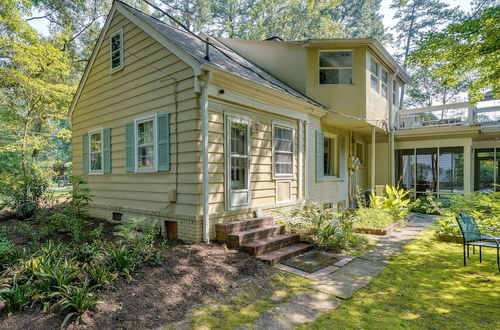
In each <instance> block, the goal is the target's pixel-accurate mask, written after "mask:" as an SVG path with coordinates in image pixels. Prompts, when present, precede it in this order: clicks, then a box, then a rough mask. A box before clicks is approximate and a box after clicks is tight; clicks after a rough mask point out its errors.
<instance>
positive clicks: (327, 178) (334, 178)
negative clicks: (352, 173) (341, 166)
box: [325, 176, 345, 182]
mask: <svg viewBox="0 0 500 330" xmlns="http://www.w3.org/2000/svg"><path fill="white" fill-rule="evenodd" d="M325 181H329V182H344V181H345V180H342V179H341V178H339V177H338V176H325Z"/></svg>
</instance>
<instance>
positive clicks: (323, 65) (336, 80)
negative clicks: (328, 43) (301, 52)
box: [319, 51, 352, 85]
mask: <svg viewBox="0 0 500 330" xmlns="http://www.w3.org/2000/svg"><path fill="white" fill-rule="evenodd" d="M319 83H320V85H350V84H352V51H320V52H319Z"/></svg>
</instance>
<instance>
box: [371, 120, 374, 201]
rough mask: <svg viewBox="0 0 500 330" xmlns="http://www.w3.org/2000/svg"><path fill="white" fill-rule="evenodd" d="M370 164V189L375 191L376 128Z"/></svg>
mask: <svg viewBox="0 0 500 330" xmlns="http://www.w3.org/2000/svg"><path fill="white" fill-rule="evenodd" d="M370 162H371V164H370V165H371V166H370V188H371V190H372V191H375V126H372V151H371V157H370Z"/></svg>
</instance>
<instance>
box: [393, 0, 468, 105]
mask: <svg viewBox="0 0 500 330" xmlns="http://www.w3.org/2000/svg"><path fill="white" fill-rule="evenodd" d="M390 8H392V9H395V10H396V12H395V14H394V19H396V20H397V22H396V24H395V26H394V31H395V38H394V41H393V45H392V46H393V48H394V49H396V53H395V56H396V58H397V59H398V60H399V61H400V62H401V63H402V65H403V68H404V69H407V70H408V71H409V73H410V75H412V73H414V72H418V68H413V67H409V63H408V57H409V55H410V53H411V52H412V51H413V50H414V49H415V48H416V46H417V41H418V40H420V39H421V38H423V37H424V36H425V35H426V34H428V33H430V32H431V31H435V30H438V29H439V28H440V27H442V26H445V25H446V24H447V23H450V22H454V21H455V20H457V19H458V18H459V17H461V16H462V13H461V12H460V10H458V8H450V7H449V6H448V5H447V4H445V3H444V2H442V1H441V0H407V1H401V0H394V1H393V2H392V4H391V6H390ZM415 77H416V78H418V75H416V74H415ZM423 83H424V82H419V81H418V80H416V79H413V81H412V84H414V86H413V87H412V88H419V86H421V85H422V84H423ZM404 94H405V91H404V89H403V90H402V91H401V95H400V98H401V99H400V105H401V106H402V105H403V100H404Z"/></svg>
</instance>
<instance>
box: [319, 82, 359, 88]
mask: <svg viewBox="0 0 500 330" xmlns="http://www.w3.org/2000/svg"><path fill="white" fill-rule="evenodd" d="M318 85H319V86H329V87H330V86H354V84H321V83H319V84H318Z"/></svg>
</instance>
